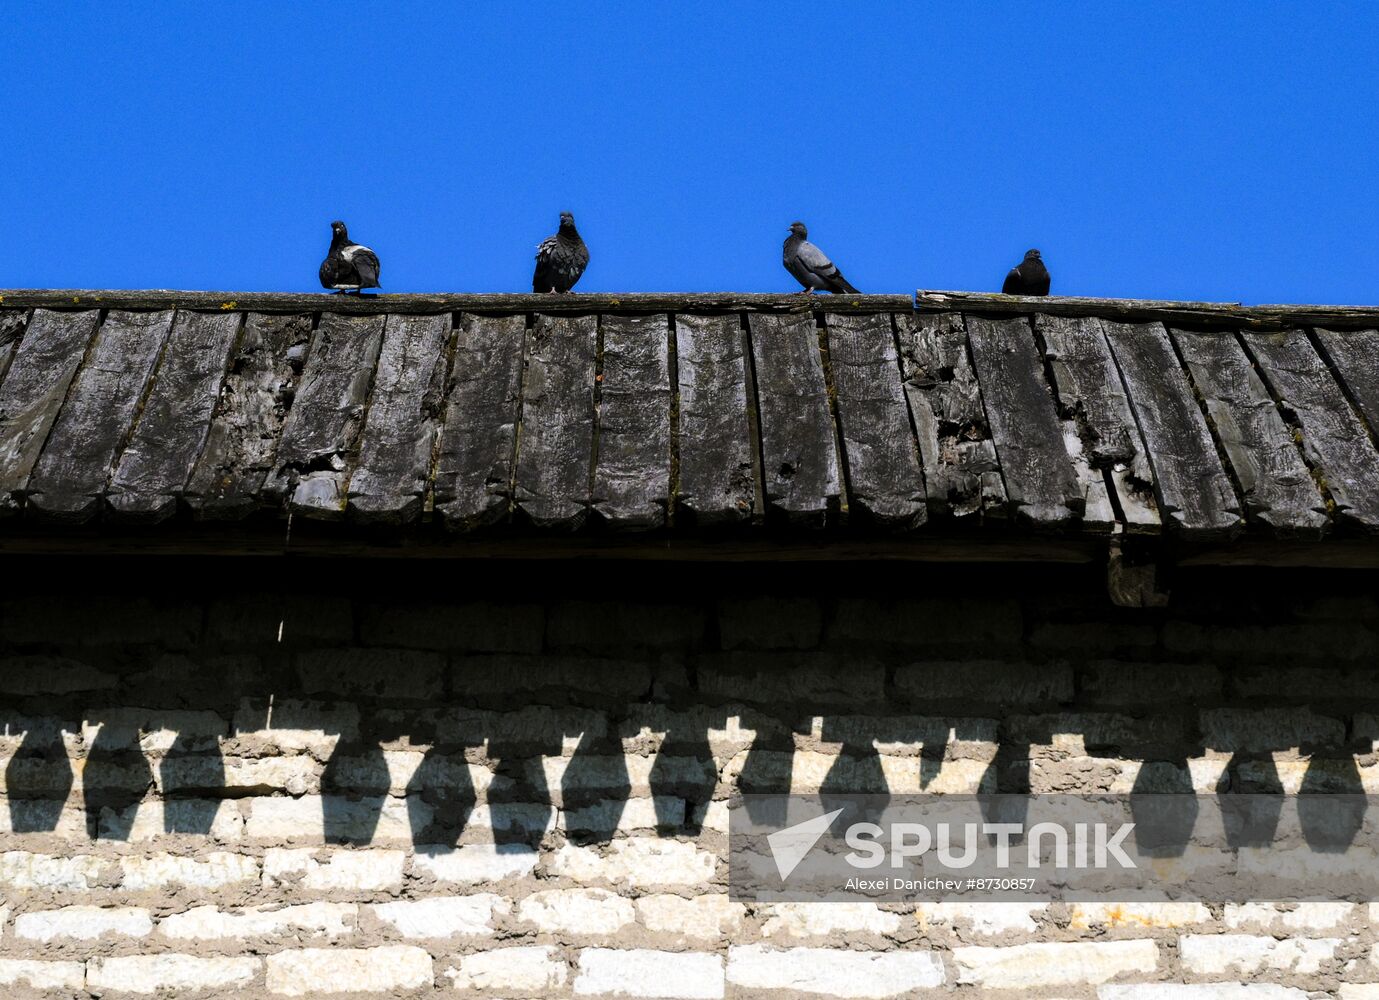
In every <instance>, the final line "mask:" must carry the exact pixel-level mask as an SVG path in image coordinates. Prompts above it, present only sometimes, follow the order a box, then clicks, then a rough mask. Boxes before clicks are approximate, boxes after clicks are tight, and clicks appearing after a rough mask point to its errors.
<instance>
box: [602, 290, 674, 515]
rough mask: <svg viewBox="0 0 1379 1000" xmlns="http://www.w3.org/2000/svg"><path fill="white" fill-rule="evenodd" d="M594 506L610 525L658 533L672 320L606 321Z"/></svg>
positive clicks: (666, 467)
mask: <svg viewBox="0 0 1379 1000" xmlns="http://www.w3.org/2000/svg"><path fill="white" fill-rule="evenodd" d="M599 325H600V329H601V331H602V333H603V381H602V382H600V383H599V386H600V393H599V409H598V447H597V449H596V450H597V455H596V456H595V460H594V494H593V505H594V510H596V511H597V512H598V513H599V515H600V516H601V517H602V518H603V519H604V521H605V523H607V524H608V525H609V526H610V527H613V528H622V529H630V530H646V529H649V528H659V527H661V526H662V525H663V524H665V522H666V512H667V510H668V509H669V507H670V353H669V344H670V340H669V338H670V318H669V317H668V316H667V315H666V314H665V313H655V314H653V315H651V316H604V317H603V318H602V319H601V320H600V321H599Z"/></svg>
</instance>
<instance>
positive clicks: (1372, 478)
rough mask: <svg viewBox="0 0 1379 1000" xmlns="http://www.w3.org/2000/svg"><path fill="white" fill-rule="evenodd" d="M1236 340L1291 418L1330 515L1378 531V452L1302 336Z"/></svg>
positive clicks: (1294, 333)
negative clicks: (1326, 495) (1331, 504)
mask: <svg viewBox="0 0 1379 1000" xmlns="http://www.w3.org/2000/svg"><path fill="white" fill-rule="evenodd" d="M1241 336H1242V337H1244V339H1245V344H1246V346H1247V347H1248V348H1249V349H1250V351H1251V352H1252V353H1253V354H1254V356H1255V358H1256V359H1257V360H1258V362H1259V366H1260V369H1261V374H1262V375H1263V377H1264V379H1265V381H1266V382H1267V383H1268V384H1269V385H1270V386H1271V387H1272V388H1273V390H1274V395H1275V396H1277V397H1278V400H1279V402H1280V403H1281V404H1282V405H1283V407H1284V408H1285V409H1286V410H1290V411H1292V412H1293V413H1294V414H1296V419H1297V422H1298V426H1299V428H1300V429H1301V431H1302V450H1303V454H1304V455H1306V456H1307V460H1308V461H1309V462H1310V463H1311V465H1312V467H1313V468H1314V469H1316V470H1317V471H1318V472H1320V473H1321V475H1322V479H1323V480H1324V481H1325V484H1326V489H1327V490H1328V492H1330V494H1331V497H1332V499H1333V500H1335V501H1336V505H1337V508H1338V509H1337V511H1336V516H1337V517H1339V518H1341V519H1342V520H1347V521H1352V522H1354V523H1356V524H1359V525H1361V526H1363V527H1364V528H1366V529H1368V530H1374V529H1379V453H1376V452H1375V449H1374V443H1373V442H1372V441H1371V440H1370V437H1369V433H1368V432H1367V431H1366V429H1365V427H1364V425H1363V424H1361V422H1360V420H1359V419H1358V418H1357V417H1356V415H1355V411H1354V410H1353V409H1351V407H1350V402H1349V401H1348V400H1347V399H1346V398H1345V394H1344V393H1343V392H1342V391H1341V387H1340V386H1339V385H1338V384H1337V383H1336V380H1335V379H1334V378H1332V377H1331V372H1330V371H1329V370H1327V367H1326V365H1325V363H1324V362H1323V361H1322V359H1321V358H1320V357H1319V356H1318V354H1317V352H1316V351H1315V350H1314V349H1313V347H1312V344H1311V343H1310V342H1309V341H1308V339H1307V334H1305V333H1304V332H1303V331H1301V330H1286V331H1284V332H1281V333H1245V334H1242V335H1241Z"/></svg>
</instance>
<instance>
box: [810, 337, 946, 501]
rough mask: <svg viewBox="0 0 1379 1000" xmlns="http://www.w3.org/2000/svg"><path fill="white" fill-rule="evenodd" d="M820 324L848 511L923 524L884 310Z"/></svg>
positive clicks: (915, 452)
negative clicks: (824, 334) (830, 377)
mask: <svg viewBox="0 0 1379 1000" xmlns="http://www.w3.org/2000/svg"><path fill="white" fill-rule="evenodd" d="M827 323H828V326H827V330H828V357H829V362H830V365H831V367H832V370H833V386H834V389H835V391H836V398H837V405H838V425H839V430H840V432H841V440H842V445H843V455H844V457H845V458H846V462H847V480H848V490H849V492H850V503H849V505H848V506H849V510H853V509H860V510H861V511H863V512H865V514H866V515H867V516H868V517H870V518H871V519H872V520H874V521H875V522H877V523H879V524H884V525H888V526H891V527H898V528H912V527H916V526H917V525H920V524H923V523H924V521H925V520H926V519H927V515H928V508H927V503H926V499H925V494H924V475H923V473H922V472H921V471H920V465H919V448H918V446H917V444H916V442H915V435H914V430H913V428H912V427H911V424H910V411H909V407H908V405H907V404H906V401H905V390H904V388H903V386H902V384H901V381H900V364H899V360H898V358H897V355H896V347H895V333H894V330H893V329H892V326H891V317H889V316H885V315H873V316H830V317H829V318H828V321H827Z"/></svg>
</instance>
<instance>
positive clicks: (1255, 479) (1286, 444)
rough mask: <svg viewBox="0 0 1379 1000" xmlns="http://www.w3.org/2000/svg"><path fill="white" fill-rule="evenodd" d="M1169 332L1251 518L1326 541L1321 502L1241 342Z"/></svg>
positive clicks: (1284, 531)
mask: <svg viewBox="0 0 1379 1000" xmlns="http://www.w3.org/2000/svg"><path fill="white" fill-rule="evenodd" d="M1169 332H1170V335H1171V336H1172V337H1173V341H1174V343H1176V344H1177V345H1178V350H1179V352H1180V353H1181V354H1182V356H1183V361H1184V362H1185V363H1186V364H1187V367H1188V372H1189V373H1190V374H1191V375H1192V381H1193V382H1194V383H1195V384H1196V386H1197V391H1198V392H1199V393H1200V394H1201V396H1202V399H1203V401H1204V402H1205V403H1206V405H1207V413H1208V414H1209V415H1210V416H1211V422H1212V425H1213V426H1214V427H1215V428H1216V435H1217V437H1218V438H1219V439H1220V441H1221V447H1223V448H1224V449H1225V450H1226V457H1227V458H1228V459H1230V463H1231V468H1232V469H1233V470H1234V472H1235V478H1236V481H1237V482H1239V483H1240V488H1241V490H1242V491H1243V492H1244V499H1245V513H1246V515H1247V516H1248V517H1250V518H1251V519H1254V520H1258V521H1261V522H1263V523H1264V524H1267V525H1268V526H1269V527H1270V528H1272V529H1273V530H1274V531H1275V532H1276V533H1277V534H1279V535H1282V536H1287V535H1302V536H1308V537H1314V538H1316V537H1320V536H1321V534H1322V533H1323V532H1324V531H1325V529H1326V527H1327V526H1328V525H1329V523H1330V518H1329V517H1327V515H1326V508H1325V504H1324V502H1323V500H1322V495H1321V493H1320V492H1319V491H1318V489H1317V484H1316V483H1315V482H1314V481H1313V479H1312V473H1311V472H1310V471H1309V470H1308V468H1307V463H1306V462H1304V461H1303V459H1302V454H1301V453H1300V452H1299V451H1298V448H1297V444H1296V443H1295V442H1294V440H1293V433H1292V431H1291V430H1290V429H1289V428H1288V426H1287V425H1286V424H1285V423H1284V422H1283V417H1282V416H1281V415H1280V414H1279V411H1278V407H1277V406H1276V405H1275V404H1274V400H1273V397H1272V396H1270V395H1269V390H1268V389H1266V388H1265V387H1264V383H1263V382H1261V381H1260V379H1259V375H1258V374H1257V373H1256V372H1255V369H1254V366H1253V365H1251V364H1250V359H1249V358H1248V357H1246V356H1245V351H1244V350H1243V349H1242V348H1241V346H1240V342H1239V341H1237V340H1236V339H1235V337H1233V336H1231V335H1230V334H1224V333H1190V332H1187V331H1184V330H1171V331H1169Z"/></svg>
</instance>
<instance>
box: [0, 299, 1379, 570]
mask: <svg viewBox="0 0 1379 1000" xmlns="http://www.w3.org/2000/svg"><path fill="white" fill-rule="evenodd" d="M1376 421H1379V309H1373V308H1361V307H1305V306H1304V307H1295V306H1262V307H1253V308H1242V307H1240V306H1234V305H1224V304H1202V303H1175V302H1146V301H1137V300H1135V301H1132V300H1097V299H1069V298H1048V299H1027V298H1019V297H1011V296H1000V295H974V294H964V293H951V292H949V293H942V292H919V293H918V294H917V295H916V296H914V297H913V298H912V297H910V296H879V295H867V296H836V297H835V296H821V297H818V298H816V299H814V300H813V301H812V302H811V301H808V300H806V299H805V297H804V296H800V295H729V294H724V295H568V296H531V295H379V296H374V297H363V298H355V297H349V298H346V297H342V296H327V295H263V294H237V293H235V294H230V293H184V292H86V291H4V292H0V547H5V548H8V549H10V550H15V549H16V548H23V547H25V546H26V545H37V544H38V540H42V543H43V544H53V542H54V540H60V539H62V538H64V537H65V538H69V539H72V540H74V541H80V542H81V544H94V543H95V541H96V540H98V539H100V538H103V537H104V538H109V537H114V536H120V537H128V538H134V537H139V538H142V539H144V544H154V543H153V542H150V541H149V540H150V539H154V538H157V539H165V540H174V539H179V538H180V539H190V538H198V539H201V544H203V545H206V544H211V545H212V547H213V540H214V539H215V538H216V537H222V538H226V539H229V538H231V537H235V530H236V529H235V528H234V526H233V525H232V524H230V523H228V522H238V523H241V524H251V523H252V524H257V525H264V524H265V523H269V522H272V523H278V522H281V521H282V520H284V519H286V518H287V516H288V515H289V514H290V515H292V519H293V522H294V523H295V524H298V525H304V524H305V523H306V522H308V521H314V522H322V523H324V524H325V527H319V528H317V529H315V530H314V531H313V532H312V535H311V537H313V538H314V539H316V540H317V542H318V543H329V542H330V540H331V539H332V538H334V539H337V540H339V541H341V542H342V543H343V541H344V540H345V539H347V538H354V537H357V533H358V531H359V530H360V529H361V528H368V529H369V531H370V538H372V539H375V540H376V539H379V538H380V537H382V536H383V535H384V534H388V533H391V534H392V535H393V536H395V539H406V540H407V544H409V545H411V546H413V547H422V548H424V547H428V546H432V547H437V548H442V549H443V548H445V547H446V546H453V545H454V544H455V543H456V542H458V541H462V540H463V539H466V538H468V539H472V540H482V541H483V544H484V545H486V546H488V549H487V550H486V551H493V550H494V548H493V547H494V546H498V547H500V548H501V546H502V544H504V541H503V540H504V539H508V538H516V537H528V538H529V537H532V536H534V535H539V536H544V537H548V538H549V537H554V536H556V535H557V534H560V533H565V534H570V533H574V534H575V535H577V536H579V537H584V538H586V542H585V543H584V547H585V551H588V550H590V549H591V548H593V547H597V546H598V545H600V544H603V542H602V541H601V540H611V539H613V538H615V537H624V538H627V537H635V538H640V539H641V544H642V545H643V546H652V545H662V546H664V545H667V544H676V543H679V542H685V543H689V542H691V541H694V542H696V543H698V542H707V543H712V541H713V540H714V538H715V537H719V538H733V539H735V540H736V542H735V544H737V543H740V542H741V541H742V540H743V539H751V538H753V537H759V538H762V539H766V538H771V539H776V540H779V539H780V538H781V537H783V536H784V535H793V536H796V537H800V538H807V539H808V540H809V541H808V544H809V545H810V546H814V547H819V546H829V545H838V544H853V543H856V542H858V541H859V540H868V539H869V540H870V541H869V542H868V544H875V545H877V546H879V547H878V548H876V549H875V551H877V552H882V551H883V550H889V551H891V552H901V551H902V550H905V551H907V552H908V553H910V554H919V555H923V554H924V552H925V551H926V550H925V546H926V543H927V540H932V541H933V542H935V543H937V541H938V540H940V539H951V538H953V537H961V538H963V539H964V544H965V545H966V546H968V547H969V548H971V547H974V546H975V547H980V546H982V545H987V544H990V545H991V546H992V547H993V551H995V550H996V549H997V548H999V547H1000V546H1009V545H1010V544H1012V540H1013V539H1019V538H1025V537H1027V538H1029V539H1031V540H1040V541H1044V542H1049V541H1051V540H1057V541H1062V542H1068V543H1078V542H1083V543H1085V542H1087V541H1095V540H1098V539H1102V540H1104V539H1106V538H1107V537H1109V536H1111V535H1112V534H1113V533H1115V534H1119V535H1122V536H1138V537H1142V538H1145V539H1163V540H1166V541H1171V542H1174V543H1178V544H1184V545H1193V544H1196V545H1210V546H1216V547H1217V548H1220V547H1221V546H1222V545H1226V546H1233V545H1247V543H1250V542H1252V541H1264V542H1286V543H1288V544H1289V545H1291V546H1293V547H1294V548H1296V547H1298V546H1319V545H1321V544H1323V542H1324V541H1325V544H1326V545H1327V546H1329V549H1328V550H1329V551H1336V550H1337V547H1338V546H1348V547H1349V548H1350V549H1352V550H1353V551H1357V552H1358V551H1360V550H1361V549H1362V548H1364V549H1365V550H1366V551H1369V549H1368V547H1367V546H1368V543H1367V541H1366V539H1367V536H1369V535H1371V534H1373V533H1376V532H1379V452H1376V450H1375V439H1374V436H1373V428H1374V427H1375V426H1377V425H1376ZM299 519H300V520H299ZM153 525H157V526H158V528H157V531H156V532H153V531H151V530H146V529H148V527H149V526H153ZM379 526H381V527H382V529H383V531H382V532H380V531H379V530H378V529H379ZM275 530H276V529H275ZM294 530H296V529H294ZM308 530H311V529H308ZM647 533H651V534H650V535H648V534H647ZM590 539H592V540H590ZM986 539H989V542H988V541H986ZM207 540H211V541H210V542H208V541H207ZM609 544H613V543H612V542H611V541H610V542H609ZM472 551H477V550H472Z"/></svg>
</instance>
